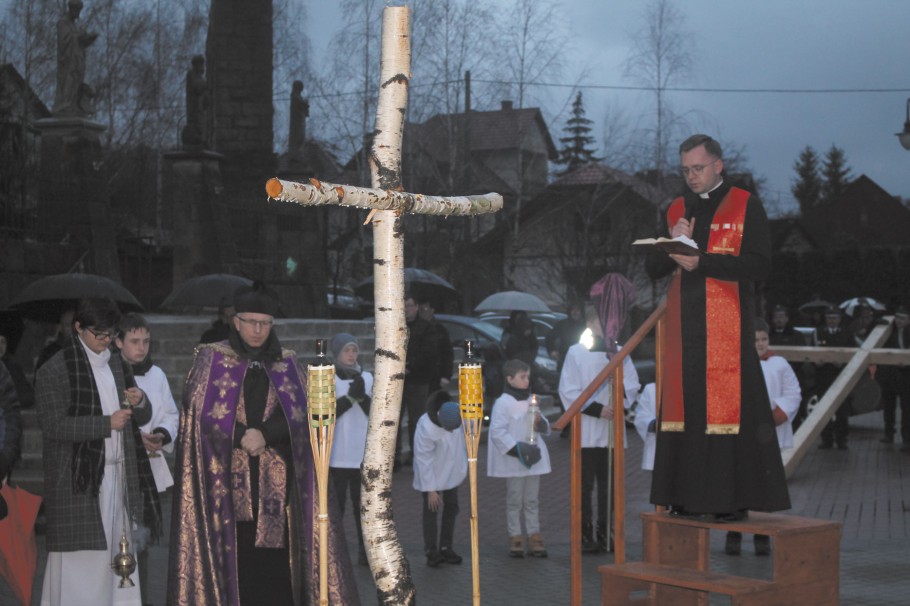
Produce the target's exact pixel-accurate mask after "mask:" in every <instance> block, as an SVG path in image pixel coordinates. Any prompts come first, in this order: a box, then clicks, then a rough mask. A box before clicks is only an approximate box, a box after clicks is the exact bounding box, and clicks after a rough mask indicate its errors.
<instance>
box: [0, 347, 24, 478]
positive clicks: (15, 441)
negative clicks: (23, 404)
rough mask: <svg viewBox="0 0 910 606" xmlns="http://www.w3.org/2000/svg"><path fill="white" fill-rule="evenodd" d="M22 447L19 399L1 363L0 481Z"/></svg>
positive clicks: (10, 377)
mask: <svg viewBox="0 0 910 606" xmlns="http://www.w3.org/2000/svg"><path fill="white" fill-rule="evenodd" d="M21 447H22V416H21V415H20V414H19V398H18V397H17V395H16V388H15V387H14V385H13V378H12V376H10V374H9V371H8V370H7V369H6V366H4V365H3V363H2V362H0V480H2V479H3V478H5V477H6V475H7V474H8V473H9V470H10V468H11V467H12V466H13V464H14V463H15V462H16V461H18V460H19V455H20V451H21Z"/></svg>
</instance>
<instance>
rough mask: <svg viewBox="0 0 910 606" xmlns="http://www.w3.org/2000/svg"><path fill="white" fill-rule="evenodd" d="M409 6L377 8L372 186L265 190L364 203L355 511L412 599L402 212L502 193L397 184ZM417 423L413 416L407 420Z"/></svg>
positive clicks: (391, 583)
mask: <svg viewBox="0 0 910 606" xmlns="http://www.w3.org/2000/svg"><path fill="white" fill-rule="evenodd" d="M409 20H410V15H409V10H408V8H407V7H400V6H399V7H386V8H385V9H384V11H383V16H382V55H381V59H380V89H379V102H378V107H377V110H376V128H375V137H374V140H373V148H372V151H371V154H370V173H371V176H372V186H373V188H374V189H367V188H359V187H353V186H348V185H335V184H330V183H322V182H319V181H317V180H311V182H310V183H291V182H288V181H281V180H279V179H271V180H269V181H268V183H267V184H266V192H267V193H268V195H269V198H271V199H274V200H279V201H283V202H294V203H297V204H302V205H320V204H335V205H341V206H351V207H354V208H361V209H367V208H368V209H370V212H371V214H375V216H374V217H373V220H372V224H373V230H374V232H373V257H374V258H373V264H374V285H375V286H374V301H375V306H376V307H375V313H376V368H375V371H376V381H375V383H374V385H373V406H372V408H371V409H370V420H369V428H368V430H367V442H366V453H365V454H364V460H363V465H362V466H361V483H362V492H361V504H360V516H361V523H362V526H363V540H364V546H365V548H366V552H367V557H368V559H369V562H370V570H371V571H372V573H373V579H374V581H375V582H376V591H377V594H378V597H379V603H380V604H388V605H390V606H391V605H393V604H394V605H398V604H409V605H410V604H415V603H416V594H415V589H414V584H413V582H412V580H411V572H410V568H409V567H408V562H407V559H406V558H405V556H404V551H403V550H402V548H401V543H400V542H399V541H398V533H397V531H396V530H395V524H394V521H393V520H392V465H393V459H394V456H395V440H396V439H397V438H398V420H399V413H400V411H401V394H402V389H403V386H404V374H405V352H406V349H407V341H408V332H407V325H406V324H405V317H404V230H403V225H402V220H401V215H402V213H405V212H408V213H419V214H429V215H444V216H466V215H475V214H481V213H491V212H496V211H498V210H500V209H501V208H502V196H500V195H499V194H493V193H491V194H485V195H482V196H463V197H448V198H447V197H437V196H425V195H421V194H409V193H405V192H402V191H401V190H402V187H401V137H402V129H403V126H404V115H405V110H406V108H407V102H408V85H409V82H410V73H411V67H410V63H411V49H410V37H409ZM409 422H410V423H416V422H417V419H411V420H409Z"/></svg>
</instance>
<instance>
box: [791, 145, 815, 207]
mask: <svg viewBox="0 0 910 606" xmlns="http://www.w3.org/2000/svg"><path fill="white" fill-rule="evenodd" d="M793 170H795V171H796V177H797V178H796V181H795V182H794V183H793V186H792V187H791V188H790V191H791V192H793V197H794V198H796V201H797V202H798V203H799V211H800V213H802V214H803V216H805V215H806V212H807V211H809V210H810V209H812V208H814V207H816V206H818V203H819V201H820V200H821V192H822V180H821V177H820V176H819V167H818V154H816V153H815V150H814V149H812V146H810V145H807V146H806V148H805V149H804V150H803V151H802V152H800V154H799V159H798V160H797V161H796V163H795V164H794V165H793Z"/></svg>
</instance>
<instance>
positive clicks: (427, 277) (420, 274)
mask: <svg viewBox="0 0 910 606" xmlns="http://www.w3.org/2000/svg"><path fill="white" fill-rule="evenodd" d="M404 288H405V291H406V292H409V293H410V294H412V295H414V296H415V297H417V298H418V299H421V298H424V297H426V298H429V299H431V300H433V301H434V305H435V306H436V307H439V306H440V304H441V303H442V302H444V301H448V300H450V299H453V298H454V297H457V296H458V291H457V290H455V287H454V286H452V285H451V284H450V283H449V282H448V281H446V280H444V279H442V278H440V277H439V276H437V275H436V274H434V273H433V272H431V271H427V270H425V269H418V268H416V267H405V268H404ZM354 294H356V295H357V296H359V297H362V298H364V299H367V300H368V301H372V300H373V276H369V277H368V278H364V279H363V280H361V281H360V282H359V283H358V284H357V286H355V287H354Z"/></svg>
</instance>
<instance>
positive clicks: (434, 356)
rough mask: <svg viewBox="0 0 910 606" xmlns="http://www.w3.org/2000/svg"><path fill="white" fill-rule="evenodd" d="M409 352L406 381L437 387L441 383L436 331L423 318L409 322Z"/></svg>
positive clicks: (406, 363)
mask: <svg viewBox="0 0 910 606" xmlns="http://www.w3.org/2000/svg"><path fill="white" fill-rule="evenodd" d="M408 332H409V333H410V335H409V337H408V351H407V361H406V362H405V368H406V370H407V376H406V377H405V381H409V382H412V383H426V384H427V385H435V384H437V383H438V382H439V350H438V349H437V346H436V331H435V330H433V327H432V326H431V325H430V323H429V322H427V321H426V320H424V319H423V318H415V319H414V321H413V322H408Z"/></svg>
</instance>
